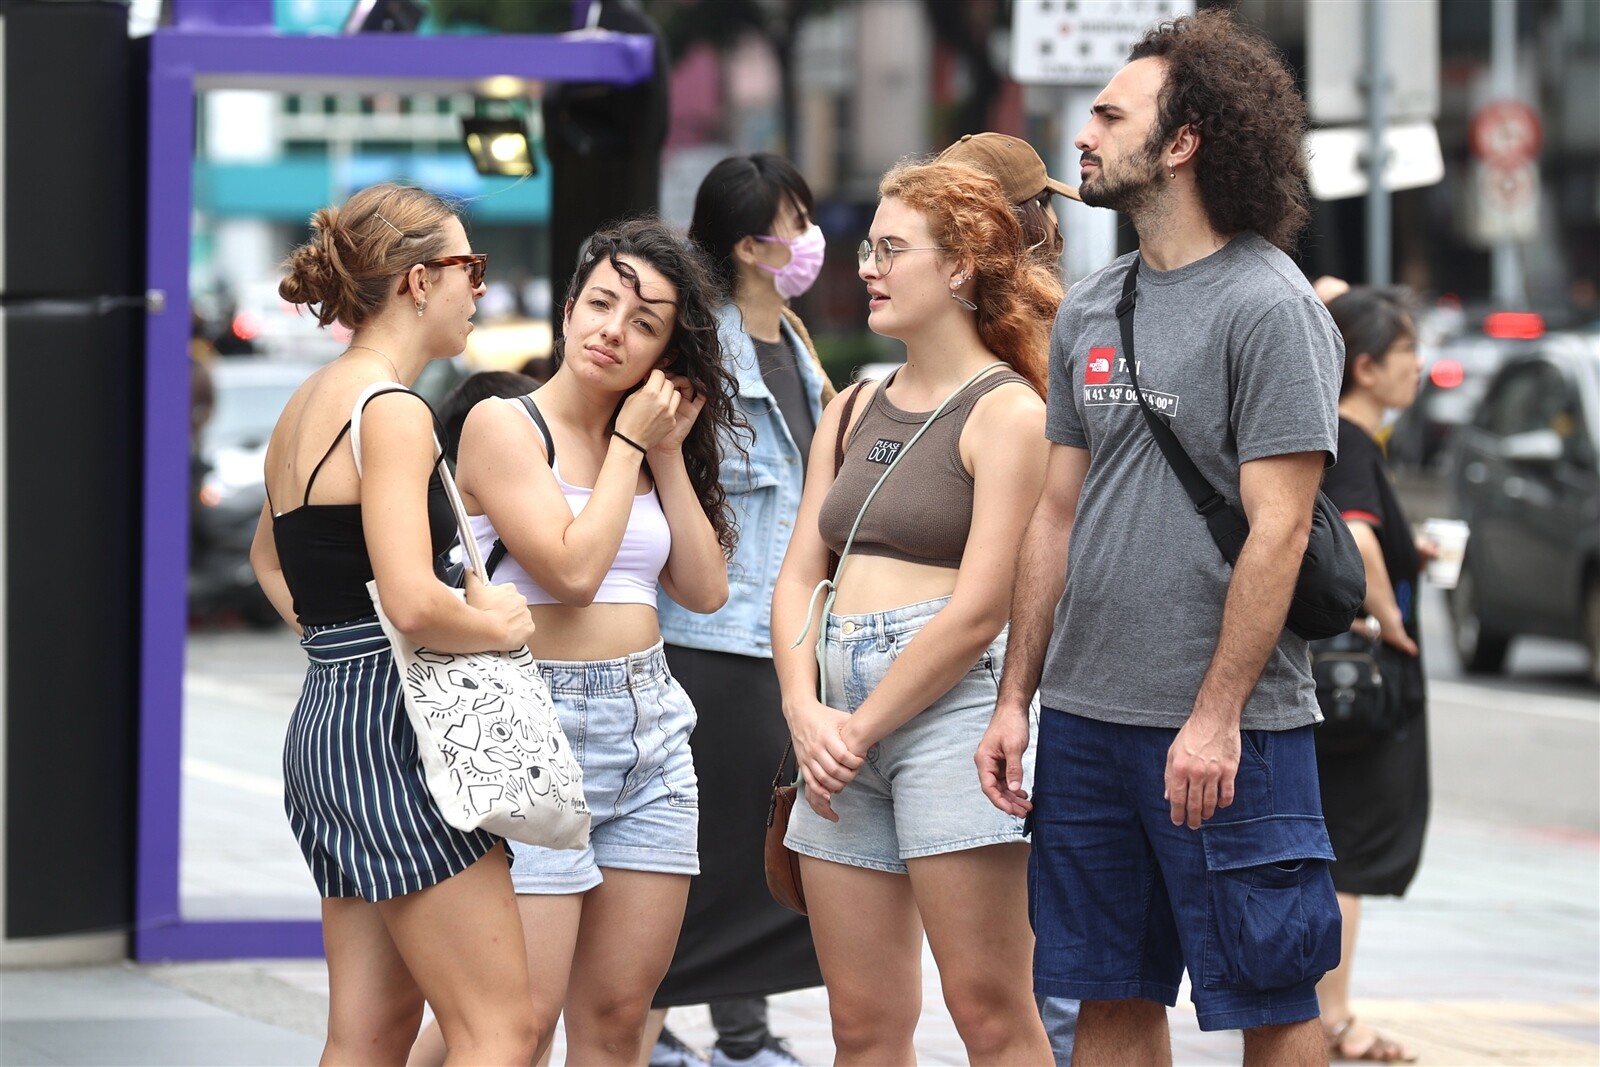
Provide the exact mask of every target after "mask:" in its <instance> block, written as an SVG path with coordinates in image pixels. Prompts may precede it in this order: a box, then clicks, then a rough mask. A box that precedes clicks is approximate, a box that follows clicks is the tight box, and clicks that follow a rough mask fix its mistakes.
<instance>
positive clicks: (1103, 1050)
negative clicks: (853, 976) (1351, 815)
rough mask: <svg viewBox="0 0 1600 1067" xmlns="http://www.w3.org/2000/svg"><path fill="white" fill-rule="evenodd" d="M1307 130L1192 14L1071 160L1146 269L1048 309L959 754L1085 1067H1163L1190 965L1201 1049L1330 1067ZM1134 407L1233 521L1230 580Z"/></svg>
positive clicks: (1335, 351) (1325, 439) (1160, 35)
mask: <svg viewBox="0 0 1600 1067" xmlns="http://www.w3.org/2000/svg"><path fill="white" fill-rule="evenodd" d="M1305 124H1306V121H1305V105H1304V102H1303V101H1302V99H1301V97H1300V95H1299V93H1298V91H1297V90H1296V87H1295V83H1294V79H1293V77H1292V76H1291V75H1290V73H1289V71H1288V70H1287V69H1286V68H1285V66H1284V63H1283V61H1282V59H1281V57H1280V56H1279V55H1278V54H1277V53H1276V51H1275V50H1274V49H1273V48H1272V46H1271V45H1270V44H1268V43H1267V42H1266V41H1264V40H1263V39H1261V38H1260V37H1258V36H1257V35H1255V34H1253V33H1251V32H1249V31H1247V30H1245V29H1244V28H1243V27H1242V26H1240V25H1239V24H1238V23H1236V22H1235V21H1234V19H1233V17H1232V16H1231V15H1230V14H1229V13H1228V12H1226V11H1222V10H1207V11H1203V12H1201V13H1200V14H1197V15H1194V16H1192V17H1185V18H1180V19H1177V20H1175V21H1172V22H1167V23H1163V24H1161V25H1159V26H1157V27H1155V28H1154V29H1152V30H1151V31H1150V32H1149V33H1147V34H1146V35H1145V37H1144V38H1143V39H1142V40H1141V41H1139V42H1138V43H1137V44H1136V45H1135V46H1134V48H1133V50H1132V53H1131V54H1130V57H1129V62H1128V64H1127V65H1126V66H1125V67H1123V68H1122V70H1121V71H1119V72H1118V73H1117V75H1116V76H1115V77H1114V78H1112V80H1111V82H1110V83H1109V84H1108V85H1107V86H1106V87H1105V89H1104V90H1103V91H1102V92H1101V93H1100V94H1099V96H1098V97H1097V98H1096V100H1095V102H1094V105H1093V107H1092V109H1091V114H1090V117H1089V120H1088V123H1087V124H1086V125H1085V126H1084V127H1083V129H1082V131H1081V132H1080V133H1079V134H1078V137H1077V141H1076V143H1077V145H1078V148H1079V149H1080V150H1081V151H1082V153H1083V155H1082V161H1081V176H1082V184H1081V186H1080V193H1081V195H1082V197H1083V202H1084V203H1086V204H1089V205H1091V206H1097V207H1107V208H1113V209H1116V210H1118V211H1122V212H1124V213H1125V214H1127V216H1128V217H1129V219H1130V220H1131V221H1132V223H1133V225H1134V228H1135V229H1136V230H1137V232H1138V235H1139V250H1138V251H1137V252H1135V253H1132V254H1130V255H1127V256H1124V257H1122V258H1120V259H1118V260H1117V261H1115V262H1114V263H1112V264H1111V265H1110V266H1108V267H1106V268H1105V269H1104V270H1101V271H1099V272H1097V273H1095V274H1093V275H1091V276H1089V277H1088V278H1085V279H1084V280H1083V281H1080V282H1079V283H1077V284H1076V285H1074V286H1073V287H1072V289H1071V290H1069V292H1068V293H1067V297H1066V299H1065V301H1064V302H1063V303H1062V305H1061V310H1060V313H1059V314H1058V316H1057V317H1056V321H1055V327H1054V330H1053V332H1052V335H1051V351H1050V390H1049V400H1048V416H1047V421H1046V436H1047V437H1048V438H1049V439H1050V441H1051V454H1050V459H1049V466H1048V471H1047V474H1046V483H1045V489H1044V492H1043V495H1042V497H1041V498H1040V501H1039V504H1038V506H1037V509H1036V510H1035V513H1034V516H1033V518H1032V520H1031V522H1030V524H1029V527H1028V532H1027V534H1026V536H1025V538H1024V541H1023V547H1022V557H1021V560H1020V563H1019V568H1018V572H1017V582H1016V588H1015V593H1014V597H1013V601H1012V617H1011V637H1010V641H1011V644H1010V647H1011V651H1010V654H1009V655H1008V657H1007V659H1006V665H1005V675H1004V678H1003V680H1002V683H1001V688H1000V695H999V701H998V704H997V706H996V709H995V714H994V719H993V722H992V724H991V725H990V727H989V730H988V732H987V733H986V735H985V737H984V740H983V742H982V744H981V745H980V747H979V749H978V752H977V762H978V769H979V775H980V778H981V779H982V782H983V786H984V790H985V792H986V793H987V794H988V796H989V798H990V800H991V801H992V802H993V803H994V804H995V805H996V806H997V807H999V808H1001V809H1002V810H1004V811H1008V812H1011V813H1013V814H1019V815H1023V814H1027V815H1031V818H1032V820H1033V853H1032V858H1031V870H1030V894H1031V899H1030V904H1031V906H1032V909H1033V910H1032V914H1033V920H1034V929H1035V934H1036V937H1037V947H1036V949H1035V954H1034V991H1035V993H1036V994H1037V995H1039V996H1042V997H1070V998H1077V999H1080V1000H1082V1001H1083V1008H1082V1015H1081V1017H1080V1019H1079V1022H1078V1031H1077V1048H1076V1051H1075V1054H1074V1059H1073V1062H1074V1063H1078V1064H1093V1063H1107V1064H1112V1063H1114V1064H1132V1063H1148V1064H1158V1063H1171V1062H1172V1059H1171V1056H1172V1052H1171V1043H1170V1035H1169V1033H1168V1029H1167V1023H1166V1007H1165V1006H1170V1005H1173V1004H1176V1002H1177V995H1178V988H1179V981H1180V979H1181V977H1182V975H1183V972H1184V971H1185V970H1187V971H1188V974H1189V982H1190V988H1191V993H1190V996H1191V999H1192V1000H1193V1001H1194V1005H1195V1009H1196V1013H1197V1015H1198V1017H1199V1022H1200V1027H1201V1029H1203V1030H1221V1029H1242V1030H1243V1031H1244V1060H1245V1062H1246V1063H1263V1064H1264V1063H1297V1064H1307V1063H1314V1062H1323V1063H1325V1062H1326V1061H1327V1049H1326V1047H1325V1045H1324V1044H1323V1041H1322V1038H1321V1035H1320V1033H1319V1029H1318V1023H1317V1018H1318V1013H1317V998H1316V984H1317V980H1318V978H1320V977H1321V976H1322V974H1323V973H1324V972H1325V971H1327V970H1329V969H1330V968H1332V967H1333V966H1335V965H1336V964H1337V963H1338V960H1339V909H1338V905H1337V903H1336V902H1335V898H1334V890H1333V883H1332V881H1331V879H1330V877H1329V873H1328V861H1329V860H1331V859H1332V858H1333V853H1332V851H1331V849H1330V847H1329V844H1328V835H1327V830H1326V828H1325V827H1324V825H1323V820H1322V808H1321V799H1320V796H1319V792H1318V786H1317V776H1316V756H1315V751H1314V748H1313V742H1312V736H1311V732H1312V729H1313V724H1314V723H1316V722H1317V721H1318V719H1319V718H1320V716H1319V714H1318V711H1317V702H1316V698H1315V693H1314V690H1313V688H1312V682H1311V671H1310V657H1309V654H1308V651H1307V646H1306V642H1305V641H1304V640H1302V639H1301V638H1300V637H1297V636H1296V635H1294V634H1293V633H1291V632H1289V631H1288V630H1286V629H1285V628H1284V620H1285V617H1286V614H1287V611H1288V607H1289V602H1290V597H1291V594H1292V592H1293V589H1294V586H1295V580H1296V577H1297V575H1298V573H1299V570H1300V564H1301V560H1302V557H1303V555H1304V551H1305V547H1306V542H1307V537H1308V534H1309V531H1310V526H1311V514H1312V505H1313V501H1314V500H1315V497H1316V493H1317V488H1318V485H1319V483H1320V481H1321V477H1322V470H1323V467H1324V466H1325V465H1326V464H1328V463H1330V462H1331V461H1332V459H1333V456H1334V450H1335V447H1336V443H1337V437H1338V434H1337V416H1336V410H1337V400H1338V392H1339V381H1340V371H1341V365H1342V361H1343V351H1342V346H1341V344H1340V341H1339V334H1338V332H1337V331H1336V330H1335V329H1334V326H1333V323H1332V321H1331V319H1330V318H1329V316H1328V313H1327V311H1326V310H1325V309H1324V308H1323V305H1322V302H1321V301H1320V300H1318V299H1317V296H1316V294H1315V293H1314V292H1313V291H1312V288H1311V286H1310V285H1309V284H1308V283H1307V281H1306V280H1305V278H1304V276H1303V275H1302V274H1301V272H1300V271H1299V269H1298V268H1297V267H1296V266H1295V265H1294V263H1293V262H1292V261H1291V260H1290V259H1289V257H1288V255H1287V254H1286V252H1287V250H1288V249H1290V248H1291V247H1292V246H1293V244H1294V242H1295V240H1296V239H1297V238H1298V236H1299V234H1300V231H1301V229H1302V228H1303V227H1304V225H1305V222H1306V218H1307V215H1308V211H1307V207H1306V166H1305V158H1304V155H1303V152H1302V148H1301V144H1302V137H1303V135H1304V132H1305ZM1130 280H1131V281H1132V282H1133V283H1135V284H1136V287H1137V288H1136V292H1134V293H1129V291H1128V289H1127V288H1126V287H1125V285H1126V283H1128V282H1130ZM1124 294H1128V295H1127V296H1126V297H1125V295H1124ZM1119 306H1120V308H1121V309H1122V310H1127V309H1128V308H1130V307H1131V308H1133V309H1134V310H1131V311H1127V313H1128V314H1129V315H1131V316H1132V322H1131V327H1132V337H1133V343H1132V345H1131V347H1132V348H1133V352H1132V353H1130V352H1129V351H1128V350H1127V349H1128V347H1129V346H1127V345H1125V344H1124V342H1123V336H1124V333H1123V328H1122V327H1123V323H1122V321H1121V320H1120V319H1119V317H1118V311H1119ZM1130 357H1131V358H1133V359H1134V360H1136V362H1135V363H1134V364H1133V366H1132V367H1131V368H1130V366H1129V360H1130ZM1130 369H1131V370H1134V371H1137V381H1135V379H1134V376H1133V374H1131V373H1130ZM1141 393H1142V395H1143V398H1144V400H1145V402H1146V403H1147V404H1148V406H1149V410H1150V411H1151V412H1153V413H1154V414H1153V416H1152V417H1154V418H1157V419H1161V420H1163V421H1165V422H1166V423H1167V424H1168V426H1170V428H1171V430H1172V431H1173V433H1174V434H1175V435H1176V436H1177V438H1178V440H1179V441H1180V443H1181V444H1182V446H1183V448H1184V450H1185V451H1187V453H1188V454H1189V456H1190V458H1191V459H1192V460H1193V461H1194V464H1195V465H1196V466H1197V467H1198V468H1199V469H1200V471H1201V473H1202V474H1203V475H1204V477H1205V479H1206V480H1207V481H1209V482H1210V483H1211V484H1212V486H1214V487H1215V489H1216V491H1217V492H1218V493H1220V494H1221V497H1222V499H1223V501H1225V502H1226V503H1228V504H1231V505H1232V506H1234V507H1236V508H1238V509H1240V510H1241V511H1242V512H1243V513H1244V515H1245V516H1246V517H1247V518H1248V520H1249V535H1248V538H1247V539H1246V540H1245V543H1244V546H1243V549H1242V550H1241V551H1240V552H1239V554H1238V557H1237V559H1236V561H1235V562H1234V563H1233V564H1232V565H1230V564H1229V563H1228V561H1227V559H1226V558H1224V556H1223V555H1222V554H1221V552H1220V551H1219V550H1218V548H1217V546H1216V544H1215V543H1214V542H1213V540H1212V538H1211V536H1210V533H1209V531H1208V528H1207V524H1206V519H1205V517H1204V516H1203V515H1202V514H1200V513H1199V512H1198V511H1197V509H1196V507H1195V506H1194V504H1193V503H1192V502H1191V501H1190V498H1189V497H1188V496H1187V495H1186V493H1185V491H1184V489H1183V486H1182V484H1181V483H1180V482H1179V480H1178V478H1177V476H1176V475H1175V474H1174V473H1173V469H1172V466H1171V465H1170V463H1169V462H1168V461H1167V459H1166V457H1165V455H1164V454H1163V452H1162V450H1161V449H1160V447H1158V445H1157V443H1156V439H1155V437H1154V435H1153V431H1152V428H1151V425H1150V424H1149V422H1147V413H1146V411H1145V410H1144V408H1143V406H1142V405H1141V404H1140V402H1139V398H1140V395H1141ZM1069 545H1070V555H1069ZM1035 688H1037V689H1038V690H1039V694H1040V698H1041V702H1042V704H1043V705H1044V709H1045V710H1044V711H1043V713H1042V715H1041V716H1040V725H1039V737H1038V743H1037V748H1036V752H1037V771H1036V777H1035V783H1034V789H1033V793H1032V795H1031V796H1030V795H1029V794H1027V793H1026V792H1024V791H1023V789H1022V780H1023V779H1022V774H1021V766H1022V755H1023V752H1024V750H1025V748H1026V746H1027V742H1028V715H1027V709H1028V702H1029V698H1030V697H1031V695H1032V694H1033V692H1034V690H1035Z"/></svg>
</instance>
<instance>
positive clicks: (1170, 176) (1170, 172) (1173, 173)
mask: <svg viewBox="0 0 1600 1067" xmlns="http://www.w3.org/2000/svg"><path fill="white" fill-rule="evenodd" d="M1177 176H1178V172H1177V171H1175V170H1173V169H1172V168H1171V167H1168V168H1167V180H1168V181H1171V180H1173V179H1174V178H1176V177H1177Z"/></svg>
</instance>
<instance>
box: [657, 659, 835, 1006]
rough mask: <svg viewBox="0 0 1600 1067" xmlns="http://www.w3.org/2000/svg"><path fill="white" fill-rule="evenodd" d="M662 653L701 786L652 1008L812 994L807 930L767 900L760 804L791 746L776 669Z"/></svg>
mask: <svg viewBox="0 0 1600 1067" xmlns="http://www.w3.org/2000/svg"><path fill="white" fill-rule="evenodd" d="M666 650H667V663H668V665H669V666H670V667H671V668H672V676H673V677H674V678H676V679H677V680H678V683H679V684H680V685H682V686H683V688H684V690H685V691H686V692H687V693H688V694H689V699H690V700H692V701H693V702H694V707H695V712H696V714H697V715H698V716H699V722H698V725H696V726H695V730H694V734H693V735H692V736H691V737H690V739H689V747H690V748H691V749H692V750H693V752H694V769H695V774H696V776H697V777H698V778H699V779H700V874H699V875H698V876H697V877H695V879H694V880H693V881H692V882H691V883H690V884H689V905H688V910H687V911H686V912H685V914H684V917H683V933H682V934H681V935H680V936H679V938H678V948H677V952H676V953H675V954H674V955H673V958H672V966H671V967H670V968H669V969H668V971H667V976H666V978H665V979H663V980H662V982H661V986H660V988H659V989H658V990H657V992H656V997H655V1006H656V1007H658V1008H669V1007H676V1006H679V1005H685V1004H706V1003H710V1002H713V1001H719V1000H732V999H737V998H741V997H752V996H762V995H765V994H768V993H784V992H788V991H789V990H792V989H805V988H808V987H811V986H819V985H821V984H822V972H821V971H820V969H819V968H818V967H817V956H816V952H815V950H814V949H813V948H812V945H811V926H810V923H809V922H807V920H806V917H805V916H803V915H796V914H795V913H794V912H792V911H789V910H788V909H786V908H782V907H779V906H778V905H777V904H775V903H773V900H772V896H771V894H769V893H768V892H767V876H766V864H765V859H764V853H763V848H764V843H765V840H766V832H767V826H766V820H767V801H768V799H769V798H770V796H771V792H772V775H773V773H774V772H775V771H776V770H777V767H778V758H779V757H780V756H782V755H783V746H784V744H785V743H787V742H788V740H789V727H788V724H787V723H785V721H784V718H783V710H782V709H783V702H782V697H781V695H780V693H779V690H778V675H777V671H776V670H775V669H774V668H773V665H772V661H771V660H769V659H759V658H757V657H754V656H738V655H734V654H732V653H727V652H707V651H704V650H702V649H694V648H682V647H680V646H677V645H667V646H666Z"/></svg>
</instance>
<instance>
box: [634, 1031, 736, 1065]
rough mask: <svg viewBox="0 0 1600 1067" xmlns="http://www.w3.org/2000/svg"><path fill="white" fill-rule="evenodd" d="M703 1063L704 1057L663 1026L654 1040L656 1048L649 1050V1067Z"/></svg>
mask: <svg viewBox="0 0 1600 1067" xmlns="http://www.w3.org/2000/svg"><path fill="white" fill-rule="evenodd" d="M743 1062H749V1061H743ZM705 1063H706V1061H705V1057H704V1056H701V1055H700V1053H698V1052H696V1051H695V1050H694V1049H692V1048H690V1047H689V1046H688V1045H685V1044H684V1043H683V1042H682V1041H680V1040H678V1035H677V1034H674V1033H673V1032H672V1031H671V1030H668V1029H667V1028H666V1027H665V1026H663V1027H662V1028H661V1036H660V1037H658V1038H656V1047H655V1048H653V1049H651V1050H650V1067H705Z"/></svg>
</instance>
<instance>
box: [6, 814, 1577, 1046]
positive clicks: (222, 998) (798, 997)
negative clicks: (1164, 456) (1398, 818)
mask: <svg viewBox="0 0 1600 1067" xmlns="http://www.w3.org/2000/svg"><path fill="white" fill-rule="evenodd" d="M1356 992H1357V1008H1358V1011H1359V1014H1360V1015H1361V1017H1362V1019H1363V1020H1364V1021H1367V1022H1370V1023H1373V1024H1376V1025H1378V1026H1379V1027H1381V1028H1382V1029H1384V1030H1385V1031H1386V1032H1388V1033H1390V1034H1391V1035H1393V1036H1396V1037H1399V1038H1401V1039H1403V1040H1404V1041H1406V1042H1408V1043H1410V1044H1411V1045H1413V1046H1414V1047H1415V1048H1416V1049H1418V1050H1419V1051H1420V1052H1421V1053H1422V1062H1423V1063H1424V1064H1506V1065H1520V1064H1530V1065H1531V1064H1548V1065H1567V1064H1600V839H1597V838H1595V837H1594V836H1593V835H1588V834H1558V833H1538V832H1532V831H1511V830H1504V829H1490V828H1485V827H1483V826H1480V825H1478V824H1473V823H1464V822H1451V821H1447V820H1438V821H1436V822H1435V824H1434V826H1433V829H1432V831H1431V835H1430V838H1429V843H1428V852H1427V855H1426V856H1425V858H1424V860H1423V864H1422V872H1421V874H1420V875H1419V876H1418V878H1417V881H1416V884H1415V885H1414V886H1413V888H1412V891H1411V895H1410V896H1409V897H1408V898H1407V899H1406V900H1404V901H1394V900H1373V901H1370V902H1368V905H1367V907H1366V913H1365V920H1364V923H1363V929H1362V932H1361V942H1360V956H1359V965H1358V970H1357V972H1356ZM326 1009H327V978H326V973H325V971H324V969H323V966H322V964H321V963H320V962H314V961H293V962H285V961H243V962H231V963H218V964H181V965H170V966H146V967H138V966H133V965H131V964H125V965H115V966H100V967H73V968H61V969H54V970H19V971H0V1065H24V1064H107V1065H111V1064H127V1065H135V1064H138V1065H143V1064H152V1065H153V1064H296V1063H313V1062H315V1061H316V1059H317V1056H318V1054H319V1052H320V1050H321V1034H322V1028H323V1024H324V1016H325V1012H326ZM1171 1018H1172V1031H1173V1052H1174V1059H1175V1061H1176V1062H1177V1063H1180V1064H1227V1063H1237V1062H1238V1061H1239V1054H1240V1043H1239V1037H1238V1034H1237V1033H1233V1032H1227V1033H1218V1034H1202V1033H1201V1032H1200V1031H1199V1029H1198V1028H1197V1027H1196V1025H1195V1019H1194V1015H1193V1013H1192V1012H1191V1011H1190V1010H1188V1007H1187V1004H1186V1003H1184V1004H1181V1005H1180V1007H1179V1008H1178V1009H1177V1010H1175V1011H1173V1012H1172V1013H1171ZM669 1025H670V1026H671V1027H672V1028H673V1029H674V1030H675V1031H676V1032H677V1033H678V1035H679V1036H680V1037H682V1038H683V1039H684V1040H686V1041H688V1042H689V1043H690V1044H693V1045H696V1046H698V1047H700V1048H705V1047H707V1046H708V1045H709V1044H710V1043H711V1041H712V1040H713V1037H714V1035H713V1033H712V1030H711V1026H710V1019H709V1016H708V1013H707V1012H706V1011H705V1010H704V1009H678V1010H675V1011H674V1012H673V1013H672V1015H671V1017H670V1020H669ZM772 1026H773V1029H774V1031H775V1032H776V1033H778V1034H779V1035H780V1036H783V1037H786V1038H788V1039H789V1040H790V1043H791V1044H792V1046H793V1047H794V1049H795V1051H796V1052H797V1053H798V1054H799V1055H800V1056H801V1057H802V1058H803V1059H804V1060H805V1061H806V1062H807V1063H810V1064H824V1063H829V1062H831V1061H832V1058H833V1047H832V1044H831V1042H830V1040H829V1032H828V1014H827V1000H826V996H825V995H824V993H823V992H822V991H821V990H807V991H802V992H797V993H788V994H784V995H782V996H778V997H774V998H772ZM917 1050H918V1056H919V1058H920V1060H921V1061H922V1062H923V1063H929V1064H958V1063H964V1062H965V1055H964V1053H963V1050H962V1045H961V1041H960V1039H959V1037H958V1036H957V1035H956V1032H955V1028H954V1026H953V1025H952V1024H951V1022H950V1017H949V1015H948V1013H947V1012H946V1011H945V1010H944V1005H943V1003H942V1002H941V1000H940V995H939V981H938V974H937V972H936V971H935V969H934V967H933V964H932V961H931V959H928V960H926V962H925V964H924V973H923V1013H922V1022H921V1025H920V1026H919V1028H918V1032H917ZM555 1062H557V1063H560V1062H562V1058H561V1056H560V1054H559V1049H558V1055H557V1058H556V1061H555Z"/></svg>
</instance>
